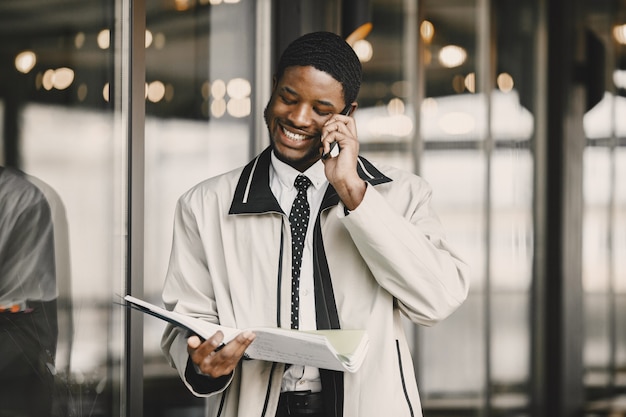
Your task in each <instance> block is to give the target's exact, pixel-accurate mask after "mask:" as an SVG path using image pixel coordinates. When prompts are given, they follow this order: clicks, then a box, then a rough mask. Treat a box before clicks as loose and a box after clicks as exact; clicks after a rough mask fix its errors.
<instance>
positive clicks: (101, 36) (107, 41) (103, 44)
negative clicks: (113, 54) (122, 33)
mask: <svg viewBox="0 0 626 417" xmlns="http://www.w3.org/2000/svg"><path fill="white" fill-rule="evenodd" d="M96 40H97V42H98V47H100V49H109V46H110V45H111V31H110V30H109V29H102V30H101V31H100V33H98V37H97V38H96Z"/></svg>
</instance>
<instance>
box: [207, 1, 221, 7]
mask: <svg viewBox="0 0 626 417" xmlns="http://www.w3.org/2000/svg"><path fill="white" fill-rule="evenodd" d="M209 3H210V4H211V5H213V6H217V5H218V4H222V0H209Z"/></svg>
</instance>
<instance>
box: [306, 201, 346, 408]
mask: <svg viewBox="0 0 626 417" xmlns="http://www.w3.org/2000/svg"><path fill="white" fill-rule="evenodd" d="M335 204H336V203H335ZM313 280H314V284H315V318H316V322H317V328H318V329H340V328H341V324H340V323H339V314H338V312H337V304H336V303H335V294H334V292H333V284H332V282H331V280H330V271H329V269H328V262H327V261H326V251H325V250H324V242H323V240H322V227H321V224H320V216H319V215H318V216H317V220H316V221H315V228H314V230H313ZM320 379H321V382H322V392H323V396H324V404H325V406H326V414H327V415H328V416H332V417H341V416H343V395H344V392H343V372H339V371H330V370H326V369H320Z"/></svg>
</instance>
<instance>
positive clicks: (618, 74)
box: [613, 70, 626, 89]
mask: <svg viewBox="0 0 626 417" xmlns="http://www.w3.org/2000/svg"><path fill="white" fill-rule="evenodd" d="M613 83H614V84H615V87H617V88H623V89H626V70H615V71H613Z"/></svg>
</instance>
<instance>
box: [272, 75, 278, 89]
mask: <svg viewBox="0 0 626 417" xmlns="http://www.w3.org/2000/svg"><path fill="white" fill-rule="evenodd" d="M276 85H278V78H276V75H274V76H273V77H272V93H273V92H274V90H276Z"/></svg>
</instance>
